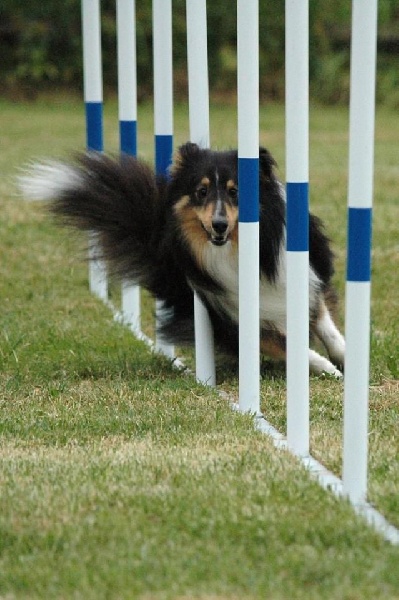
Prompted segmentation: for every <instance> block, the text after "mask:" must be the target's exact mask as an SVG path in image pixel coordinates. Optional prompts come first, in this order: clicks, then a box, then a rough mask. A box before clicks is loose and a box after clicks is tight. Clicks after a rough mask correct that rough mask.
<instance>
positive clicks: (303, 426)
mask: <svg viewBox="0 0 399 600" xmlns="http://www.w3.org/2000/svg"><path fill="white" fill-rule="evenodd" d="M285 22H286V25H285V27H286V34H285V36H286V37H285V44H286V46H285V57H286V58H285V60H286V83H285V90H286V100H285V101H286V180H287V186H286V189H287V442H288V445H289V446H290V448H291V449H292V450H293V451H294V452H295V453H296V454H299V455H300V456H306V455H308V454H309V183H308V182H309V2H308V0H286V2H285Z"/></svg>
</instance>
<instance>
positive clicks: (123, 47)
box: [116, 0, 141, 333]
mask: <svg viewBox="0 0 399 600" xmlns="http://www.w3.org/2000/svg"><path fill="white" fill-rule="evenodd" d="M116 22H117V44H118V109H119V137H120V150H121V152H122V153H124V154H129V155H131V156H136V155H137V76H136V11H135V0H117V2H116ZM122 316H123V320H124V322H125V323H128V324H129V326H130V328H131V329H132V331H134V332H135V333H139V332H140V328H141V326H140V288H139V286H137V285H131V284H128V283H127V282H124V283H123V284H122Z"/></svg>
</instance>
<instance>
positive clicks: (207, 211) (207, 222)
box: [194, 204, 214, 232]
mask: <svg viewBox="0 0 399 600" xmlns="http://www.w3.org/2000/svg"><path fill="white" fill-rule="evenodd" d="M194 210H195V213H196V215H197V217H198V219H199V221H200V222H201V223H202V224H203V226H204V227H205V229H206V230H207V231H208V232H210V231H211V229H212V218H213V211H214V205H213V204H207V205H206V206H201V208H196V209H194Z"/></svg>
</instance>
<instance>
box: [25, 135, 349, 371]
mask: <svg viewBox="0 0 399 600" xmlns="http://www.w3.org/2000/svg"><path fill="white" fill-rule="evenodd" d="M259 158H260V182H259V183H260V256H259V260H260V273H261V276H260V325H261V351H262V353H263V354H265V355H266V356H268V357H270V358H272V359H275V360H279V361H280V360H284V359H285V347H286V309H285V302H286V299H285V296H286V252H285V240H286V228H285V193H284V187H283V185H282V184H281V183H280V181H279V180H278V179H277V177H276V175H275V172H274V169H275V162H274V160H273V158H272V156H271V155H270V153H269V152H268V151H267V150H265V149H263V148H261V149H260V153H259ZM237 169H238V157H237V151H234V150H232V151H225V152H215V151H212V150H205V149H201V148H199V147H198V146H197V145H196V144H192V143H187V144H185V145H183V146H181V147H180V148H179V150H178V151H177V153H176V155H175V159H174V163H173V165H172V167H171V170H170V177H169V178H168V179H166V178H156V177H155V175H154V173H153V171H152V169H151V168H150V167H149V166H147V165H146V164H145V163H143V162H142V161H140V160H137V159H135V158H133V157H129V156H126V155H122V156H121V157H120V158H118V159H111V158H109V157H107V156H105V155H103V154H99V153H88V154H84V155H81V156H79V157H78V158H77V159H76V160H75V161H74V162H71V163H61V162H48V163H43V164H37V165H35V166H34V167H33V168H32V170H31V171H30V172H29V173H28V174H26V175H25V176H23V177H22V178H21V180H22V181H21V185H22V188H23V192H24V193H25V195H26V196H27V197H30V198H34V199H42V200H48V201H50V210H51V212H52V213H53V214H55V215H56V216H57V217H59V218H61V220H62V221H63V222H64V223H66V224H68V225H71V226H73V227H77V228H79V229H83V230H85V231H88V232H96V233H97V234H98V236H97V239H98V241H99V247H100V251H101V257H102V258H103V259H105V260H106V261H107V263H108V266H109V272H110V273H111V274H114V275H117V276H119V277H122V278H124V279H125V280H127V281H130V282H132V283H137V284H139V285H141V286H143V287H144V288H146V289H147V290H149V291H150V292H151V293H152V294H153V295H154V296H155V297H156V298H157V299H158V300H161V301H163V305H164V309H165V310H164V311H163V317H162V321H161V324H160V328H159V331H158V334H159V335H160V336H162V337H163V338H164V339H165V341H168V342H171V343H175V344H178V345H185V344H189V343H192V342H193V341H194V315H193V290H195V291H196V292H198V294H199V296H200V298H201V299H202V301H203V302H204V304H205V306H206V307H207V309H208V312H209V316H210V319H211V322H212V325H213V329H214V334H215V343H216V345H217V346H218V347H219V348H221V349H222V350H224V351H228V352H230V353H232V352H233V353H236V352H237V348H238V210H239V209H238V206H239V201H238V181H237V179H238V174H237ZM309 230H310V252H309V254H310V264H309V281H310V285H309V306H310V314H309V317H310V337H311V338H312V337H317V338H319V339H320V340H321V342H322V343H323V345H324V347H325V349H326V351H327V353H328V356H329V360H328V359H327V358H325V357H323V356H321V355H320V354H318V353H317V352H316V351H314V350H309V366H310V370H311V371H312V372H313V373H316V374H320V373H329V374H332V375H334V376H336V377H340V376H341V371H340V369H341V368H342V367H343V364H344V349H345V342H344V339H343V337H342V335H341V334H340V332H339V331H338V329H337V327H336V326H335V324H334V322H333V319H332V316H331V315H332V314H333V313H334V309H335V307H336V302H337V301H336V295H335V292H334V290H333V288H332V286H331V278H332V275H333V254H332V252H331V249H330V245H329V240H328V239H327V237H326V235H325V234H324V231H323V226H322V224H321V222H320V220H319V219H318V218H316V217H314V216H313V215H310V221H309ZM247 310H252V307H251V306H248V307H247Z"/></svg>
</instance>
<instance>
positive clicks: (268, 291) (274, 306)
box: [204, 242, 320, 331]
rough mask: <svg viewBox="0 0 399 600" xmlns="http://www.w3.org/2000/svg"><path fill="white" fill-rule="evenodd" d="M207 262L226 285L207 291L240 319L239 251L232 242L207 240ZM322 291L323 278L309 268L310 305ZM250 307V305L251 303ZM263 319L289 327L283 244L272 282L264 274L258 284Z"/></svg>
mask: <svg viewBox="0 0 399 600" xmlns="http://www.w3.org/2000/svg"><path fill="white" fill-rule="evenodd" d="M204 264H205V267H206V270H207V271H208V273H209V274H210V275H211V276H212V277H213V278H214V279H215V280H216V281H217V282H218V283H219V284H220V285H221V286H222V287H223V288H224V290H225V293H224V294H215V293H212V292H208V291H207V292H205V295H206V297H207V299H208V301H209V302H210V304H212V306H213V307H214V308H215V310H217V311H220V310H223V311H224V312H227V314H228V315H229V317H230V318H231V319H232V320H233V321H235V322H236V323H238V252H237V249H236V248H234V247H233V246H232V244H231V242H228V243H227V244H225V245H224V246H222V247H217V246H214V245H212V244H211V243H208V244H207V246H206V249H205V252H204ZM319 291H320V280H319V278H318V277H317V275H316V274H315V272H314V271H313V269H312V268H310V269H309V305H310V306H309V307H310V309H313V308H314V307H315V305H316V303H317V296H318V293H319ZM248 309H249V310H251V307H248ZM259 311H260V321H261V323H264V322H266V321H269V322H272V323H274V324H275V326H277V328H278V329H279V330H280V331H285V329H286V253H285V249H284V245H283V244H282V247H281V251H280V256H279V263H278V270H277V276H276V279H275V281H274V282H273V283H271V282H270V281H269V280H268V279H267V278H266V277H264V276H261V278H260V285H259Z"/></svg>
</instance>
